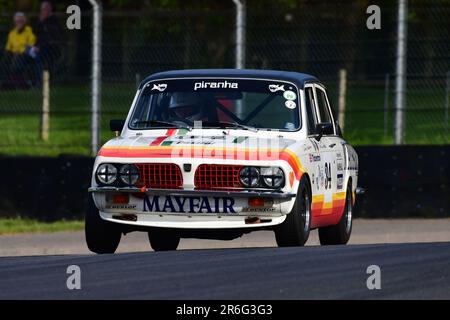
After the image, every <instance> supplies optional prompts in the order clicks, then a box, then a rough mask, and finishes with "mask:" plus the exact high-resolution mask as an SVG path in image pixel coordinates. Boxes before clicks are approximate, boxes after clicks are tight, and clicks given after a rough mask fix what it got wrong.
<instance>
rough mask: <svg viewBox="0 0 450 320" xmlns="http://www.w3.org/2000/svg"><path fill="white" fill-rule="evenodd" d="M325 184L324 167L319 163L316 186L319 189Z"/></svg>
mask: <svg viewBox="0 0 450 320" xmlns="http://www.w3.org/2000/svg"><path fill="white" fill-rule="evenodd" d="M324 186H325V175H324V174H323V169H322V167H321V166H320V165H319V164H318V165H317V175H316V188H317V190H319V189H320V188H323V187H324Z"/></svg>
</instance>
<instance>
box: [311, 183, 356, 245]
mask: <svg viewBox="0 0 450 320" xmlns="http://www.w3.org/2000/svg"><path fill="white" fill-rule="evenodd" d="M352 224H353V193H352V185H351V183H350V182H349V183H348V186H347V192H346V196H345V208H344V213H343V214H342V217H341V220H339V223H338V224H336V225H334V226H328V227H323V228H319V240H320V244H321V245H337V244H346V243H347V242H348V240H349V239H350V234H351V233H352Z"/></svg>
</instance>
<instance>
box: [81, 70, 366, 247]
mask: <svg viewBox="0 0 450 320" xmlns="http://www.w3.org/2000/svg"><path fill="white" fill-rule="evenodd" d="M110 126H111V130H112V131H115V132H116V135H117V137H116V138H114V139H111V140H110V141H108V142H107V143H106V144H105V145H104V146H103V147H102V148H101V150H100V151H99V152H98V156H97V158H96V160H95V164H94V168H93V174H92V186H91V188H89V191H90V192H91V193H92V200H93V201H91V205H90V209H89V211H88V212H87V214H86V227H85V228H86V230H85V231H86V241H87V245H88V247H89V249H90V250H91V251H93V252H96V253H113V252H114V251H115V250H116V249H117V246H118V245H119V242H120V238H121V235H122V233H124V234H125V233H128V232H131V231H145V232H148V234H149V240H150V244H151V246H152V248H153V249H154V250H175V249H176V248H177V246H178V244H179V242H180V238H187V237H194V238H213V239H223V240H227V239H234V238H236V237H240V236H242V235H243V234H245V233H248V232H251V231H254V230H261V229H265V230H267V229H270V230H273V231H274V232H275V236H276V241H277V244H278V245H279V246H301V245H304V244H305V242H306V241H307V239H308V236H309V232H310V230H311V229H314V228H319V237H320V242H321V244H345V243H347V241H348V240H349V237H350V233H351V230H352V216H353V215H352V208H353V205H354V201H355V192H356V186H357V180H358V156H357V154H356V152H355V150H354V149H353V148H352V147H351V146H350V145H349V144H348V143H347V142H346V141H345V140H344V139H343V138H342V136H341V133H340V129H339V126H338V124H337V122H336V121H335V117H334V115H333V113H332V109H331V107H330V103H329V101H328V98H327V93H326V89H325V87H324V86H323V85H322V84H321V82H320V81H319V80H318V79H317V78H315V77H313V76H310V75H307V74H302V73H295V72H281V71H264V70H184V71H169V72H163V73H158V74H154V75H152V76H150V77H148V78H147V79H145V80H144V81H143V82H142V84H141V85H140V87H139V89H138V91H137V93H136V96H135V98H134V101H133V103H132V106H131V109H130V112H129V113H128V116H127V118H126V120H125V121H123V120H111V123H110Z"/></svg>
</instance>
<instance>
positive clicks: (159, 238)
mask: <svg viewBox="0 0 450 320" xmlns="http://www.w3.org/2000/svg"><path fill="white" fill-rule="evenodd" d="M148 240H149V241H150V245H151V247H152V249H153V250H155V251H172V250H177V248H178V244H179V243H180V236H179V235H178V233H177V232H176V231H175V230H172V229H163V228H161V229H159V228H155V229H152V230H151V231H150V232H149V233H148Z"/></svg>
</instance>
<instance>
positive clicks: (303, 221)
mask: <svg viewBox="0 0 450 320" xmlns="http://www.w3.org/2000/svg"><path fill="white" fill-rule="evenodd" d="M310 224H311V192H310V187H309V182H308V180H307V179H305V178H303V179H302V180H301V181H300V186H299V188H298V193H297V197H296V199H295V203H294V206H293V208H292V211H291V212H290V213H288V214H287V216H286V219H285V220H284V221H283V223H281V224H280V225H278V226H276V227H275V230H274V231H275V239H276V240H277V244H278V246H279V247H294V246H303V245H304V244H305V243H306V241H307V240H308V237H309V229H310Z"/></svg>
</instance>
